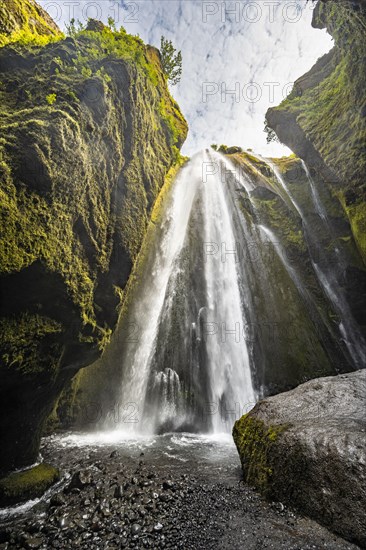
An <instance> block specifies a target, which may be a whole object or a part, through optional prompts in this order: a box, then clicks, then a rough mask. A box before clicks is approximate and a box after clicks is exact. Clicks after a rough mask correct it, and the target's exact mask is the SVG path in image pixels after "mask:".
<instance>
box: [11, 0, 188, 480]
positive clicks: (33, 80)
mask: <svg viewBox="0 0 366 550" xmlns="http://www.w3.org/2000/svg"><path fill="white" fill-rule="evenodd" d="M26 4H27V3H26ZM33 4H35V3H34V2H29V9H30V7H32V8H33V7H34V9H36V10H38V7H37V6H36V5H35V6H33ZM14 5H15V6H17V5H18V3H17V2H15V3H14ZM7 9H8V8H7ZM37 13H42V12H40V11H39V10H38V11H37ZM1 15H3V13H1ZM32 21H33V19H32ZM32 24H33V23H32ZM30 25H31V21H30V20H28V23H26V26H28V27H29V26H30ZM46 25H49V21H48V19H46ZM50 26H51V27H52V25H50ZM41 27H42V25H41ZM39 28H40V27H39V26H37V32H40V30H39ZM0 81H1V87H0V96H1V111H0V126H1V134H2V136H3V137H2V138H1V141H0V155H1V164H0V170H1V199H0V201H1V228H2V234H1V242H0V271H1V310H0V314H1V318H0V330H1V342H2V347H1V357H0V359H1V367H0V379H1V383H0V388H1V389H0V392H1V395H0V403H1V420H0V429H1V433H2V453H1V462H0V471H4V470H9V469H12V468H15V467H19V466H23V465H24V464H29V463H30V462H32V461H34V459H35V457H36V455H37V452H38V444H39V437H40V433H41V428H42V425H43V422H44V419H45V418H46V417H47V415H48V414H49V413H50V411H51V409H52V407H53V404H54V402H55V400H56V399H57V396H58V395H59V393H60V391H61V389H62V388H63V387H64V385H65V384H66V383H67V381H68V380H69V379H70V378H71V377H72V376H73V375H74V374H75V373H76V372H77V371H78V370H79V369H80V368H82V367H85V366H86V365H89V364H91V363H92V362H93V361H95V360H96V359H97V358H98V357H99V355H100V354H101V352H102V350H103V349H104V347H105V345H106V343H107V342H108V340H109V337H110V334H111V332H112V331H113V328H114V326H115V323H116V321H117V316H118V306H119V304H120V301H121V297H122V296H123V290H124V287H125V285H126V283H127V280H128V277H129V274H130V272H131V268H132V266H133V263H134V261H135V259H136V257H137V254H138V252H139V249H140V246H141V243H142V240H143V237H144V235H145V231H146V228H147V224H148V220H149V216H150V212H151V209H152V207H153V205H154V203H155V200H156V198H157V196H158V194H159V191H160V188H161V187H162V185H163V183H164V179H165V175H166V174H167V172H168V170H169V168H170V167H171V166H172V165H173V164H174V163H175V162H176V160H177V156H178V149H179V148H180V147H181V145H182V143H183V142H184V140H185V137H186V134H187V125H186V122H185V120H184V118H183V116H182V115H181V113H180V110H179V107H178V105H177V104H176V103H175V102H174V100H173V99H172V98H171V96H170V94H169V92H168V89H167V83H166V78H165V76H164V74H163V71H162V67H161V63H160V55H159V52H158V51H157V50H155V49H154V48H151V47H149V46H145V45H144V44H143V43H142V41H141V40H140V39H139V38H137V37H133V36H130V35H127V34H126V33H125V31H124V30H123V29H121V31H120V32H112V31H111V30H110V29H108V28H106V27H104V26H103V25H101V24H95V23H94V24H93V23H90V25H89V27H88V29H87V30H85V31H83V32H81V33H79V34H78V35H77V36H76V37H74V38H67V39H61V40H59V41H58V42H56V43H50V44H48V45H46V46H38V45H33V46H31V45H29V44H28V45H26V46H25V45H24V44H23V45H21V44H20V43H19V42H16V43H14V44H12V45H7V46H5V47H3V48H1V49H0Z"/></svg>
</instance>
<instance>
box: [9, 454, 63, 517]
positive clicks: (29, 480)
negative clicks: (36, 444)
mask: <svg viewBox="0 0 366 550" xmlns="http://www.w3.org/2000/svg"><path fill="white" fill-rule="evenodd" d="M59 479H60V473H59V471H58V470H57V469H56V468H54V467H53V466H50V465H49V464H45V463H43V464H39V465H38V466H35V467H34V468H31V469H29V470H24V471H21V472H15V473H12V474H10V475H8V476H7V477H5V478H2V479H0V506H3V507H4V506H11V505H14V504H17V503H19V502H23V501H26V500H30V499H35V498H38V497H40V496H42V495H43V493H44V492H45V491H46V490H47V489H48V488H49V487H50V486H51V485H53V484H54V483H55V482H56V481H58V480H59Z"/></svg>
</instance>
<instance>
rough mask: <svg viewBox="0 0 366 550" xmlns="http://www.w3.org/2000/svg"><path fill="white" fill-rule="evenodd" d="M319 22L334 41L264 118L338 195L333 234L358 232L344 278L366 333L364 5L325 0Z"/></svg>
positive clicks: (326, 190) (322, 186) (326, 192)
mask: <svg viewBox="0 0 366 550" xmlns="http://www.w3.org/2000/svg"><path fill="white" fill-rule="evenodd" d="M313 26H314V27H316V28H324V27H326V28H327V30H328V32H330V33H331V34H332V35H333V37H334V40H335V47H334V48H333V49H332V50H331V51H330V52H329V53H328V54H326V55H325V56H323V57H322V58H320V59H319V60H318V61H317V63H316V64H315V65H314V67H313V68H312V69H311V70H310V71H309V72H308V73H307V74H305V75H304V76H302V77H301V78H299V80H298V81H297V82H296V83H295V86H294V89H293V91H292V92H291V94H290V95H289V96H288V97H287V98H286V99H285V100H284V101H283V102H282V103H281V105H279V106H278V107H275V108H271V109H269V110H268V112H267V115H266V119H267V124H268V126H269V127H270V128H272V129H273V130H274V131H275V132H276V134H277V136H278V138H279V139H280V141H281V142H283V143H285V144H286V145H287V146H289V147H290V148H291V149H292V150H293V151H294V152H295V153H296V154H297V155H298V156H299V157H301V158H302V159H304V160H305V161H306V163H307V165H308V167H309V169H310V172H311V175H312V176H313V178H314V180H316V182H317V188H318V192H319V193H320V194H322V195H323V196H328V197H329V200H331V201H332V205H331V204H329V201H328V204H326V209H327V211H328V214H329V218H330V219H331V220H332V223H333V225H334V232H335V237H336V238H339V237H341V238H342V239H343V240H344V239H345V236H346V233H347V234H349V229H347V226H348V228H350V230H351V232H352V240H354V242H355V243H356V246H357V248H358V251H359V254H360V256H361V258H362V262H361V264H360V262H359V261H357V262H356V263H355V262H354V261H353V260H352V257H350V258H349V260H348V261H347V262H346V263H345V264H344V265H343V281H342V286H343V288H344V291H345V293H346V294H347V297H348V303H349V306H350V312H351V315H352V316H353V317H354V318H355V319H356V320H357V323H358V324H359V326H360V327H361V330H362V332H363V334H365V333H366V316H365V311H366V270H365V261H366V207H365V203H366V184H365V168H366V149H365V143H366V103H365V97H364V84H365V77H364V75H365V70H366V54H365V49H364V39H365V32H366V31H365V28H366V5H365V3H364V2H349V1H344V2H341V3H338V2H335V1H334V0H328V1H323V0H321V1H320V2H319V3H318V4H317V6H316V9H315V10H314V16H313ZM336 202H337V203H338V206H337V205H335V203H336ZM335 206H336V208H334V207H335ZM335 211H336V212H337V213H336V214H335ZM342 232H343V233H344V235H343V237H342V236H341V233H342ZM353 258H355V256H354V255H353Z"/></svg>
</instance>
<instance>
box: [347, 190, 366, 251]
mask: <svg viewBox="0 0 366 550" xmlns="http://www.w3.org/2000/svg"><path fill="white" fill-rule="evenodd" d="M341 200H342V203H343V207H344V209H345V212H346V213H347V216H348V219H349V221H350V224H351V228H352V233H353V236H354V238H355V241H356V244H357V247H358V249H359V251H360V254H361V256H362V257H363V258H364V260H365V262H366V208H365V202H358V203H356V204H351V205H348V206H347V205H346V201H345V199H344V196H343V195H341Z"/></svg>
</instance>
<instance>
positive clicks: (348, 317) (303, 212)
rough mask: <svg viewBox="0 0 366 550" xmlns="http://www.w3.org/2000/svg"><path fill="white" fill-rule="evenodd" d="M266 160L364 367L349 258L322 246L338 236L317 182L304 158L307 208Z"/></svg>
mask: <svg viewBox="0 0 366 550" xmlns="http://www.w3.org/2000/svg"><path fill="white" fill-rule="evenodd" d="M261 158H262V157H261ZM263 160H265V162H267V164H268V165H269V166H270V167H271V168H272V170H273V173H274V175H275V177H276V179H277V181H278V182H279V183H280V185H281V187H282V189H283V191H284V193H285V197H284V198H285V199H286V198H288V199H289V200H290V202H291V203H292V205H293V206H294V208H295V209H296V211H297V212H298V214H299V215H300V216H301V219H302V222H303V225H304V229H305V232H306V236H307V239H308V240H309V243H310V245H311V246H310V247H309V252H310V257H311V260H312V264H313V268H314V270H315V272H316V274H317V277H318V281H319V283H320V285H321V287H322V288H323V290H324V292H325V294H326V295H327V296H328V298H329V300H330V302H331V303H332V304H333V306H334V308H335V310H336V311H337V312H338V314H339V316H340V318H341V323H340V325H339V330H340V332H341V334H342V336H343V339H344V342H345V344H346V346H347V348H348V351H349V354H350V355H351V357H352V360H353V362H354V365H355V367H356V368H357V367H358V368H361V367H363V366H364V365H365V363H366V351H365V350H366V342H365V339H364V337H363V335H362V333H361V330H360V327H359V326H358V324H357V323H356V321H355V320H354V318H353V315H352V312H351V310H350V307H349V304H348V300H347V298H346V296H345V293H344V289H343V288H342V276H343V271H344V269H345V266H346V261H345V258H344V257H343V253H342V250H341V248H340V246H336V245H332V246H331V247H330V248H329V247H328V250H326V251H325V250H324V249H321V248H319V241H320V237H322V239H324V237H325V236H327V237H328V238H329V242H333V241H334V239H333V235H332V228H331V223H330V220H329V219H328V215H327V211H326V209H325V207H324V205H323V204H322V200H321V197H320V195H319V193H318V191H317V189H316V185H315V183H314V181H313V179H312V177H311V175H310V172H309V170H308V168H307V166H306V164H305V162H304V161H301V164H302V168H303V170H304V172H305V174H306V176H307V179H308V183H309V191H310V192H309V198H310V199H311V203H312V204H311V207H312V208H311V209H310V208H309V207H308V208H306V209H305V208H302V207H301V206H300V205H299V203H298V201H297V200H296V199H295V198H294V195H293V193H292V192H291V191H290V189H289V185H288V184H287V182H286V180H285V178H284V177H283V176H282V175H281V173H280V171H279V169H278V168H277V167H276V166H275V164H274V163H273V162H271V161H269V160H268V159H263ZM313 212H315V213H316V214H317V215H318V217H319V224H318V225H317V227H316V229H314V225H313V222H312V217H311V216H312V214H313ZM314 251H315V254H314Z"/></svg>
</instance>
